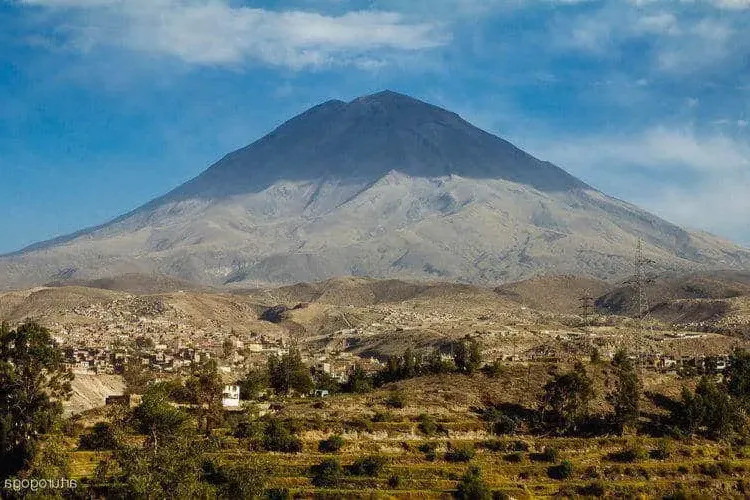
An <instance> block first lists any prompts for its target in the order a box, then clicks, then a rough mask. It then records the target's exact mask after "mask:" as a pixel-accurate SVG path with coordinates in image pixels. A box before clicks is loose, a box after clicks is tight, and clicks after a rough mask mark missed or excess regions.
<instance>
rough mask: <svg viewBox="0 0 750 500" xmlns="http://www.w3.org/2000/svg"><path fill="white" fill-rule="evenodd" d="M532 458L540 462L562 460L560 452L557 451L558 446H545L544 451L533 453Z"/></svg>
mask: <svg viewBox="0 0 750 500" xmlns="http://www.w3.org/2000/svg"><path fill="white" fill-rule="evenodd" d="M531 459H532V460H534V461H538V462H549V463H555V462H557V461H558V460H560V452H559V451H557V448H553V447H551V446H545V447H544V451H543V452H541V453H533V454H532V455H531Z"/></svg>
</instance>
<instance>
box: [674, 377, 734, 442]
mask: <svg viewBox="0 0 750 500" xmlns="http://www.w3.org/2000/svg"><path fill="white" fill-rule="evenodd" d="M676 411H677V413H676V415H674V419H675V420H676V421H677V424H678V426H679V427H680V429H681V430H682V431H683V432H686V433H688V434H695V433H704V434H705V435H706V436H708V437H710V438H712V439H719V438H730V437H732V436H733V435H737V434H744V433H745V432H746V431H747V417H746V415H745V412H744V410H743V408H742V406H741V405H740V403H739V402H738V401H737V400H735V399H734V398H732V397H730V396H729V394H728V393H727V392H726V391H725V390H724V387H723V386H721V385H719V384H717V383H716V382H714V381H713V380H711V379H710V378H708V377H702V378H701V379H700V381H699V382H698V385H697V386H696V388H695V392H694V393H691V392H690V391H689V390H687V389H683V392H682V401H681V404H680V405H679V407H678V409H677V410H676Z"/></svg>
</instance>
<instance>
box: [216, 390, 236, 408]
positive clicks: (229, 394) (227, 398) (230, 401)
mask: <svg viewBox="0 0 750 500" xmlns="http://www.w3.org/2000/svg"><path fill="white" fill-rule="evenodd" d="M221 405H222V406H223V407H224V408H238V407H239V406H240V386H239V385H225V386H224V391H223V392H222V394H221Z"/></svg>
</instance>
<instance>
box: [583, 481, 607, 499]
mask: <svg viewBox="0 0 750 500" xmlns="http://www.w3.org/2000/svg"><path fill="white" fill-rule="evenodd" d="M577 491H578V494H579V495H583V496H587V497H598V498H600V497H602V496H604V493H605V491H606V488H605V486H604V484H603V483H602V482H601V481H594V482H593V483H589V484H587V485H586V486H579V487H578V490H577Z"/></svg>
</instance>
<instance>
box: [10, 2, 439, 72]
mask: <svg viewBox="0 0 750 500" xmlns="http://www.w3.org/2000/svg"><path fill="white" fill-rule="evenodd" d="M22 3H24V4H27V5H30V6H36V7H40V8H47V9H52V10H56V11H58V12H62V13H63V14H64V15H65V16H66V17H65V22H64V23H60V29H61V30H64V32H65V34H66V36H67V37H68V43H69V44H72V45H73V46H74V47H76V48H78V49H80V50H91V49H92V48H95V47H98V46H119V47H124V48H127V49H130V50H135V51H139V52H143V53H149V54H157V55H165V56H171V57H175V58H178V59H180V60H182V61H185V62H187V63H192V64H199V65H237V64H242V63H245V62H249V61H259V62H263V63H266V64H270V65H276V66H287V67H291V68H303V67H311V66H323V65H334V64H354V65H357V66H360V67H372V66H373V65H375V66H377V65H378V64H380V63H382V61H383V55H384V54H385V55H387V54H389V53H398V52H414V51H422V50H428V49H432V48H435V47H439V46H441V45H444V44H445V43H447V42H448V41H449V40H450V36H449V35H448V34H447V33H446V32H445V31H444V30H443V29H442V28H441V26H440V25H439V24H437V23H428V22H416V23H412V22H408V21H407V20H406V19H405V17H404V16H403V15H402V14H399V13H395V12H379V11H352V12H347V13H345V14H342V15H337V16H329V15H324V14H319V13H315V12H306V11H294V10H291V11H272V10H266V9H259V8H250V7H238V6H233V5H232V4H230V3H229V2H227V1H226V0H119V1H118V0H22Z"/></svg>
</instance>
